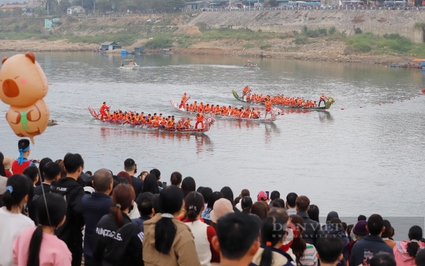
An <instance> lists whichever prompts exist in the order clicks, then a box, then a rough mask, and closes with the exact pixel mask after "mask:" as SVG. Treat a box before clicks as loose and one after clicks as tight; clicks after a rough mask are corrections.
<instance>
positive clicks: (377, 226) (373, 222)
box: [350, 214, 394, 266]
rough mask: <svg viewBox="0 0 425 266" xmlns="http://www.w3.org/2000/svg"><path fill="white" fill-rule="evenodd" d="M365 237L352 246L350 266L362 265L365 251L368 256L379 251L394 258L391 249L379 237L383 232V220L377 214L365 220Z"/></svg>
mask: <svg viewBox="0 0 425 266" xmlns="http://www.w3.org/2000/svg"><path fill="white" fill-rule="evenodd" d="M366 229H367V231H369V233H370V234H369V235H367V236H366V237H365V238H364V239H363V240H362V241H359V242H357V243H355V244H354V246H353V249H352V251H351V257H350V266H357V265H359V264H363V261H364V259H365V256H364V255H365V251H368V253H370V255H372V256H373V255H376V254H378V253H379V252H380V251H383V252H388V253H389V254H391V255H392V256H394V253H393V249H392V248H391V247H390V246H389V245H387V244H386V243H385V242H384V240H382V238H381V235H382V233H383V232H384V231H385V226H384V219H382V216H381V215H379V214H373V215H371V216H370V217H369V219H368V220H367V227H366Z"/></svg>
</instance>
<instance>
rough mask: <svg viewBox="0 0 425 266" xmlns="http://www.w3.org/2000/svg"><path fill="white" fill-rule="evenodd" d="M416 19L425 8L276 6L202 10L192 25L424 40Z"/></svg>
mask: <svg viewBox="0 0 425 266" xmlns="http://www.w3.org/2000/svg"><path fill="white" fill-rule="evenodd" d="M416 22H422V23H425V10H273V11H239V12H226V11H222V12H203V13H200V14H199V15H198V16H197V17H196V18H194V19H193V20H191V21H190V22H189V23H188V24H189V25H193V26H194V25H196V24H197V23H206V24H207V25H209V26H211V27H213V28H220V27H232V28H248V29H251V30H254V31H258V30H261V31H264V32H288V31H293V30H298V31H299V30H301V29H302V28H303V27H304V26H307V27H308V28H309V29H315V28H326V29H329V28H330V27H332V26H334V27H335V28H336V30H337V31H339V32H343V31H345V33H346V34H347V35H353V34H354V29H356V28H360V29H361V30H362V31H363V32H373V33H375V34H379V35H383V34H385V33H398V34H400V35H401V36H405V37H407V38H409V39H410V40H412V41H413V42H417V43H421V42H424V32H423V30H422V29H415V28H414V25H415V23H416Z"/></svg>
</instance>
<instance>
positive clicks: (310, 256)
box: [291, 215, 317, 265]
mask: <svg viewBox="0 0 425 266" xmlns="http://www.w3.org/2000/svg"><path fill="white" fill-rule="evenodd" d="M291 223H292V224H293V225H294V226H295V228H296V231H297V233H296V234H295V235H294V239H293V241H292V244H291V249H292V253H294V255H295V257H296V264H297V265H317V257H316V253H317V252H316V248H315V247H314V246H313V245H311V244H307V243H306V242H305V241H304V239H302V234H303V233H304V228H305V225H304V219H303V218H302V217H301V216H299V215H291Z"/></svg>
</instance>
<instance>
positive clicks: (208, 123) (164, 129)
mask: <svg viewBox="0 0 425 266" xmlns="http://www.w3.org/2000/svg"><path fill="white" fill-rule="evenodd" d="M88 110H89V112H90V114H91V115H92V117H93V118H95V119H96V120H98V121H100V122H103V123H106V124H110V125H127V126H130V127H134V128H138V129H145V130H150V131H162V132H172V133H186V134H202V133H205V132H207V131H209V130H210V128H211V125H212V124H213V123H214V122H215V119H214V117H212V116H206V117H205V119H204V127H203V128H198V129H196V128H193V127H190V128H178V127H177V126H172V127H168V126H167V127H165V126H158V127H154V126H152V125H147V124H141V123H129V122H121V121H118V122H116V121H112V120H111V119H109V120H108V119H102V116H101V115H100V114H99V113H98V112H96V111H95V110H94V109H93V108H92V107H90V106H89V107H88Z"/></svg>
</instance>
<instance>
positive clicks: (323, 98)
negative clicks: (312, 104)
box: [318, 93, 326, 107]
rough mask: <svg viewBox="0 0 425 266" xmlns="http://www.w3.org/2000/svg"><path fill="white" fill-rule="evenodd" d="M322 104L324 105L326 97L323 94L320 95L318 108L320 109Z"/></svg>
mask: <svg viewBox="0 0 425 266" xmlns="http://www.w3.org/2000/svg"><path fill="white" fill-rule="evenodd" d="M322 102H323V103H324V104H325V105H326V96H325V94H323V93H322V95H320V101H319V104H318V107H320V103H322Z"/></svg>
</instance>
